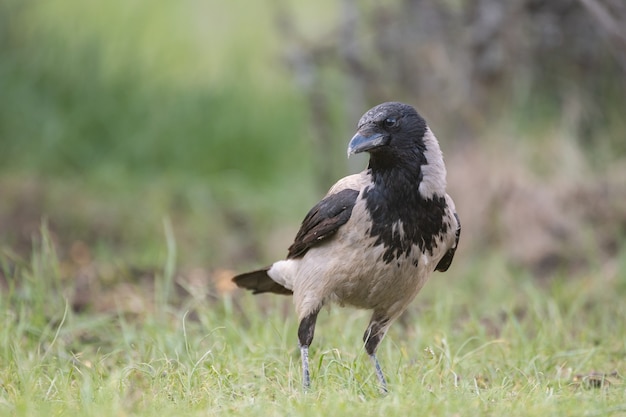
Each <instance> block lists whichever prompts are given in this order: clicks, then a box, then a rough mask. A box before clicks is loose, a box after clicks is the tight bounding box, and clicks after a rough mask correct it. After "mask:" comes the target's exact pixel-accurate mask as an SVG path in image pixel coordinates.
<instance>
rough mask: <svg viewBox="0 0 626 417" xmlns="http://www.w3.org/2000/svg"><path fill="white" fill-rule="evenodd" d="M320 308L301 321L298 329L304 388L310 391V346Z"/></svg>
mask: <svg viewBox="0 0 626 417" xmlns="http://www.w3.org/2000/svg"><path fill="white" fill-rule="evenodd" d="M319 311H320V310H319V308H318V309H316V310H314V311H313V312H311V313H309V314H308V315H307V316H305V317H304V318H303V319H302V320H301V321H300V326H299V327H298V342H299V344H300V356H301V358H302V387H303V388H304V389H305V390H308V389H309V388H310V387H311V376H310V373H309V346H310V345H311V342H312V341H313V335H314V334H315V321H316V320H317V313H319Z"/></svg>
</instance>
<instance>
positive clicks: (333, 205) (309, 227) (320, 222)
mask: <svg viewBox="0 0 626 417" xmlns="http://www.w3.org/2000/svg"><path fill="white" fill-rule="evenodd" d="M358 195H359V192H358V191H357V190H352V189H349V188H348V189H345V190H341V191H339V192H338V193H335V194H331V195H329V196H327V197H326V198H324V199H323V200H322V201H320V202H319V203H317V204H316V205H315V207H313V208H312V209H311V211H309V213H308V214H307V215H306V217H305V218H304V220H303V221H302V225H301V226H300V230H299V231H298V234H297V235H296V239H295V240H294V242H293V244H292V245H291V246H290V247H289V253H288V254H287V258H288V259H293V258H299V257H301V256H303V255H304V254H305V253H306V252H307V251H308V250H309V249H310V248H312V247H313V246H315V245H317V244H318V243H319V242H321V241H323V240H326V239H328V238H329V237H330V236H332V235H333V234H334V233H335V232H336V231H337V230H338V229H339V228H340V227H341V226H343V225H344V224H345V223H346V222H347V221H348V219H349V218H350V215H351V214H352V209H353V208H354V204H355V203H356V199H357V196H358Z"/></svg>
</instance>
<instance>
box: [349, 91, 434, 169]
mask: <svg viewBox="0 0 626 417" xmlns="http://www.w3.org/2000/svg"><path fill="white" fill-rule="evenodd" d="M427 129H428V127H427V126H426V122H425V121H424V119H423V118H422V117H421V116H420V115H419V114H418V113H417V111H416V110H415V109H414V108H413V107H411V106H409V105H408V104H403V103H398V102H389V103H382V104H379V105H378V106H376V107H374V108H372V109H370V110H368V111H367V112H366V113H365V114H364V115H363V117H361V120H359V125H358V128H357V133H356V134H355V135H354V136H353V137H352V140H350V144H349V145H348V157H350V155H352V154H356V153H361V152H369V153H370V155H374V154H377V153H388V152H391V153H395V152H396V151H399V152H402V151H403V150H406V149H419V148H421V147H422V146H423V137H424V134H425V133H426V131H427Z"/></svg>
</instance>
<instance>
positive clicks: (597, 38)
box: [0, 0, 626, 309]
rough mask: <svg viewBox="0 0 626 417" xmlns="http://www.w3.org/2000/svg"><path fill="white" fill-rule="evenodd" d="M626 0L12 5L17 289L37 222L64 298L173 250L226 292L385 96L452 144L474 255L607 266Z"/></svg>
mask: <svg viewBox="0 0 626 417" xmlns="http://www.w3.org/2000/svg"><path fill="white" fill-rule="evenodd" d="M624 9H625V8H624V6H623V4H622V3H620V1H606V2H599V1H598V2H596V1H581V2H569V1H553V2H541V1H530V0H526V1H521V0H516V1H510V2H504V3H501V2H499V1H489V0H473V1H469V0H467V1H446V2H436V1H410V0H405V1H384V2H374V1H366V2H356V1H331V0H325V1H322V2H315V4H304V3H301V2H296V1H288V0H284V1H278V0H276V1H263V2H244V1H243V0H234V1H230V2H217V1H199V0H185V1H178V2H148V1H145V0H137V1H131V2H129V1H121V0H113V1H109V2H104V3H103V2H91V1H79V0H45V1H44V0H2V1H0V250H1V251H2V254H3V263H4V265H3V271H5V272H3V273H2V278H3V279H4V280H6V276H7V275H9V274H8V273H7V272H6V271H10V270H13V269H14V268H17V267H19V265H20V264H21V263H22V262H24V261H25V260H27V259H28V257H29V256H30V253H31V251H32V248H33V244H36V243H37V239H38V238H37V236H39V231H40V228H41V227H42V225H45V227H46V228H47V229H48V230H49V233H50V236H51V239H52V241H53V242H54V245H55V247H56V250H57V252H58V256H59V258H60V259H61V261H62V263H61V265H62V275H63V276H64V277H66V279H67V282H68V284H69V285H70V286H74V285H75V286H77V287H80V288H82V287H81V285H82V286H85V285H86V286H87V287H88V288H91V289H93V288H97V290H98V291H100V290H102V289H103V288H105V287H106V286H107V285H110V286H113V285H114V284H115V283H117V282H120V281H127V282H129V281H130V282H133V281H140V280H141V279H143V278H144V277H146V276H147V277H151V276H153V275H154V273H155V272H154V271H155V270H160V268H162V266H163V265H164V264H165V263H166V258H167V256H168V254H169V255H171V243H172V242H175V245H176V248H177V250H176V269H177V271H178V272H177V276H178V278H177V279H178V280H179V281H180V282H183V281H189V280H193V279H199V280H201V281H202V282H203V283H204V284H206V285H207V286H208V287H210V288H213V289H214V290H215V291H217V292H220V291H227V290H228V288H227V287H224V285H225V282H226V281H227V278H228V277H229V276H230V275H232V274H231V272H230V271H232V270H236V271H241V270H244V269H246V268H248V267H251V266H256V265H259V264H265V263H267V262H269V261H271V260H273V259H275V258H277V257H281V256H284V254H285V250H286V248H287V247H288V245H289V244H290V243H291V239H292V237H293V235H294V234H295V232H296V230H297V227H298V225H299V222H300V220H301V219H302V217H303V216H304V214H305V213H306V211H307V210H308V208H309V207H310V206H311V205H312V204H314V203H315V202H316V201H317V200H318V199H319V198H320V197H321V196H322V195H323V194H324V192H325V190H326V189H327V188H328V187H329V186H330V185H331V184H332V183H333V181H334V180H336V179H337V178H339V177H341V176H343V175H345V174H347V173H351V172H356V171H357V170H360V169H362V167H364V165H365V164H366V161H365V160H364V159H358V160H356V161H350V163H349V164H348V162H347V161H346V159H345V146H346V144H347V142H348V140H349V138H350V137H351V134H352V132H353V129H354V127H355V125H356V122H357V120H358V118H359V117H360V115H361V114H362V113H363V112H364V111H365V110H367V109H368V108H370V107H371V106H373V105H375V104H377V103H379V102H382V101H391V100H399V101H406V102H408V103H411V104H413V105H415V106H416V107H417V108H418V109H419V111H420V112H421V113H422V114H423V115H424V116H425V117H426V119H427V120H428V121H429V122H430V125H431V127H432V128H433V130H434V131H435V133H436V134H437V135H438V137H439V139H440V141H441V143H442V148H443V150H444V154H445V155H446V159H447V164H448V173H449V184H450V194H451V195H452V196H453V197H454V198H455V200H456V201H457V208H458V211H459V213H460V216H461V219H462V221H463V224H464V232H463V237H462V243H461V248H460V250H459V256H458V262H459V264H460V265H461V266H463V265H468V264H473V263H476V262H480V260H481V259H484V258H485V257H487V256H497V257H501V258H502V259H503V260H504V261H505V262H506V263H507V264H510V265H511V266H512V267H516V268H523V269H526V270H529V271H530V272H531V273H532V274H533V276H536V277H537V278H538V279H543V278H545V277H550V276H553V275H554V274H562V273H564V272H565V273H584V271H586V270H588V268H589V267H598V266H599V265H600V266H602V265H611V262H614V261H615V260H616V259H618V256H619V254H620V253H621V252H622V251H623V249H622V248H623V240H624V235H625V233H626V203H625V202H626V180H625V178H626V164H625V162H626V158H625V157H626V121H625V120H626V118H625V117H624V109H625V108H626V107H625V104H626V99H625V97H626V81H625V80H626V34H625V33H626V31H625V29H624V27H626V25H624V21H625V20H624V18H625V17H626V11H625V10H624ZM168 242H169V243H170V251H169V252H168ZM148 279H149V278H148ZM94 291H95V290H94ZM78 292H80V291H78V290H77V293H78ZM74 306H75V308H77V309H80V308H99V307H98V306H97V305H94V302H93V300H91V299H90V297H89V294H87V296H85V297H83V298H80V297H79V296H76V299H75V300H74ZM103 308H104V307H103Z"/></svg>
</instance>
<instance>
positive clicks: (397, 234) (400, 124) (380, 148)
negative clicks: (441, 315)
mask: <svg viewBox="0 0 626 417" xmlns="http://www.w3.org/2000/svg"><path fill="white" fill-rule="evenodd" d="M360 152H368V153H369V154H370V161H369V166H368V168H367V169H366V170H365V171H363V172H361V173H359V174H355V175H350V176H348V177H345V178H342V179H341V180H339V181H338V182H337V183H336V184H335V185H334V186H333V187H331V189H330V190H329V192H328V194H327V195H326V196H325V197H324V199H322V201H320V203H318V204H317V205H315V206H314V207H313V208H312V209H311V211H310V212H309V213H308V214H307V216H306V217H305V219H304V221H303V222H302V226H301V228H300V231H299V232H298V234H297V235H296V239H295V241H294V243H293V244H292V245H291V247H290V248H289V252H288V255H287V259H285V260H283V261H278V262H275V263H274V264H272V265H271V266H270V267H268V268H265V269H261V270H257V271H253V272H250V273H245V274H241V275H238V276H236V277H235V278H233V280H234V282H235V283H236V284H237V285H238V286H240V287H243V288H247V289H250V290H252V291H254V292H255V293H261V292H274V293H279V294H293V297H294V304H295V308H296V312H297V314H298V318H299V320H300V325H299V329H298V339H299V343H300V349H301V354H302V368H303V385H304V386H305V388H308V386H309V384H310V376H309V367H308V347H309V345H310V344H311V342H312V340H313V335H314V330H315V321H316V318H317V314H318V313H319V311H320V309H321V307H322V306H323V305H324V304H327V303H329V302H336V303H338V304H340V305H350V306H354V307H357V308H363V309H368V310H372V311H373V314H372V318H371V320H370V324H369V326H368V327H367V330H366V331H365V334H364V337H363V339H364V342H365V348H366V351H367V353H368V355H369V356H370V357H371V359H372V361H373V363H374V366H375V370H376V375H377V377H378V379H379V383H380V385H381V389H382V390H384V391H386V381H385V378H384V376H383V373H382V371H381V368H380V364H379V363H378V360H377V359H376V349H377V347H378V344H379V343H380V341H381V340H382V338H383V337H384V336H385V333H386V332H387V329H388V328H389V326H390V325H391V323H393V321H394V320H395V319H396V318H398V316H399V315H400V314H401V313H402V312H403V311H404V310H405V309H406V307H407V306H408V304H409V303H410V302H411V301H412V300H413V299H414V298H415V296H416V295H417V293H418V292H419V291H420V290H421V288H422V286H423V285H424V284H425V282H426V280H427V279H428V278H429V276H430V275H431V274H432V272H433V271H435V270H439V271H445V270H447V269H448V267H449V266H450V264H451V262H452V259H453V257H454V252H455V250H456V247H457V244H458V240H459V234H460V227H461V226H460V223H459V218H458V216H457V214H456V211H455V207H454V203H453V201H452V199H451V198H450V196H448V195H447V194H446V190H445V188H446V169H445V165H444V163H443V156H442V154H441V150H440V148H439V144H438V142H437V140H436V138H435V136H434V135H433V134H432V132H431V131H430V129H429V128H428V126H427V125H426V122H425V121H424V119H422V117H421V116H420V115H419V114H418V113H417V112H416V111H415V109H414V108H413V107H411V106H408V105H406V104H402V103H396V102H391V103H383V104H380V105H378V106H376V107H374V108H372V109H371V110H369V111H368V112H366V113H365V114H364V115H363V117H362V118H361V120H360V121H359V125H358V130H357V134H356V135H354V137H353V138H352V140H351V141H350V144H349V145H348V156H350V155H351V154H354V153H360Z"/></svg>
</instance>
